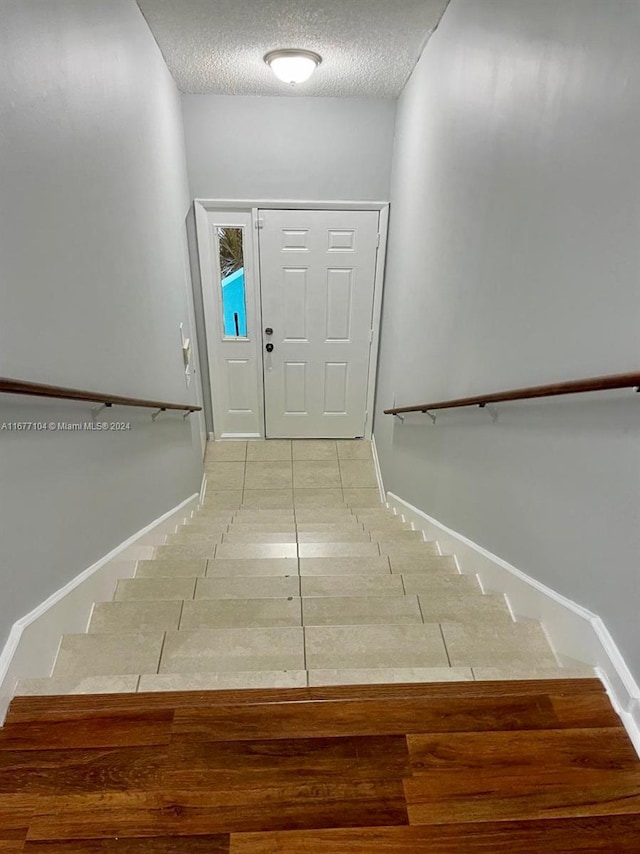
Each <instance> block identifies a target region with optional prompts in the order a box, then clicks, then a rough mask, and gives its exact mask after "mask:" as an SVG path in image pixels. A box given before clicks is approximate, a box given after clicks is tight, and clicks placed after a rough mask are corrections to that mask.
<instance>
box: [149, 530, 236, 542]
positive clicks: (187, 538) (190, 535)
mask: <svg viewBox="0 0 640 854" xmlns="http://www.w3.org/2000/svg"><path fill="white" fill-rule="evenodd" d="M223 536H224V532H222V531H220V532H217V533H211V532H202V531H193V532H191V531H180V532H179V533H177V534H168V535H167V537H166V539H165V542H164V545H166V546H186V545H194V546H195V545H203V546H215V545H217V544H218V543H221V542H222V538H223Z"/></svg>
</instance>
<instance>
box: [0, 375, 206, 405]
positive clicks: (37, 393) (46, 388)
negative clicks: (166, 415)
mask: <svg viewBox="0 0 640 854" xmlns="http://www.w3.org/2000/svg"><path fill="white" fill-rule="evenodd" d="M0 394H24V395H30V396H31V397H55V398H58V399H60V400H84V401H87V402H89V403H102V404H104V405H105V406H142V407H145V408H147V409H161V410H165V409H177V410H179V411H181V412H200V410H201V409H202V407H201V406H192V405H191V404H190V403H166V402H165V401H161V400H144V399H143V398H139V397H122V396H121V395H119V394H102V393H101V392H98V391H81V390H80V389H77V388H63V387H62V386H57V385H42V384H41V383H29V382H24V381H23V380H12V379H8V378H7V377H0Z"/></svg>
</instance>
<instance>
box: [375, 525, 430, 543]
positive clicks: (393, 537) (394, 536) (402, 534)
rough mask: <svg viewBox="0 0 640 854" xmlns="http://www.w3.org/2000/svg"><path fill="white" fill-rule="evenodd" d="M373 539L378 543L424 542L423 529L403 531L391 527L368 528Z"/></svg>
mask: <svg viewBox="0 0 640 854" xmlns="http://www.w3.org/2000/svg"><path fill="white" fill-rule="evenodd" d="M366 530H367V531H368V532H369V534H370V535H371V539H372V540H375V542H378V543H385V542H386V543H391V542H393V543H424V542H425V539H424V534H423V533H422V531H402V530H396V529H391V528H383V529H380V528H366Z"/></svg>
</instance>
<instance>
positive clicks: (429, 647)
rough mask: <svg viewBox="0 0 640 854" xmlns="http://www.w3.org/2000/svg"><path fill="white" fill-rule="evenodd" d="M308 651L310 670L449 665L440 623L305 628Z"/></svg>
mask: <svg viewBox="0 0 640 854" xmlns="http://www.w3.org/2000/svg"><path fill="white" fill-rule="evenodd" d="M305 651H306V662H307V668H308V669H309V670H333V669H338V670H340V669H369V668H372V667H389V668H396V667H447V666H448V664H449V660H448V658H447V651H446V649H445V645H444V641H443V639H442V633H441V631H440V626H439V625H437V624H416V625H408V626H402V625H400V626H395V625H394V626H390V625H383V626H370V625H364V626H310V627H309V628H306V629H305ZM462 666H466V665H464V664H462Z"/></svg>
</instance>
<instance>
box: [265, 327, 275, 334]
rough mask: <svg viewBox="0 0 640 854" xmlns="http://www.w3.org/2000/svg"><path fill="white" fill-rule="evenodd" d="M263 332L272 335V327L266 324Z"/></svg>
mask: <svg viewBox="0 0 640 854" xmlns="http://www.w3.org/2000/svg"><path fill="white" fill-rule="evenodd" d="M264 334H265V335H273V329H272V328H271V327H270V326H267V328H266V329H265V330H264Z"/></svg>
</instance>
